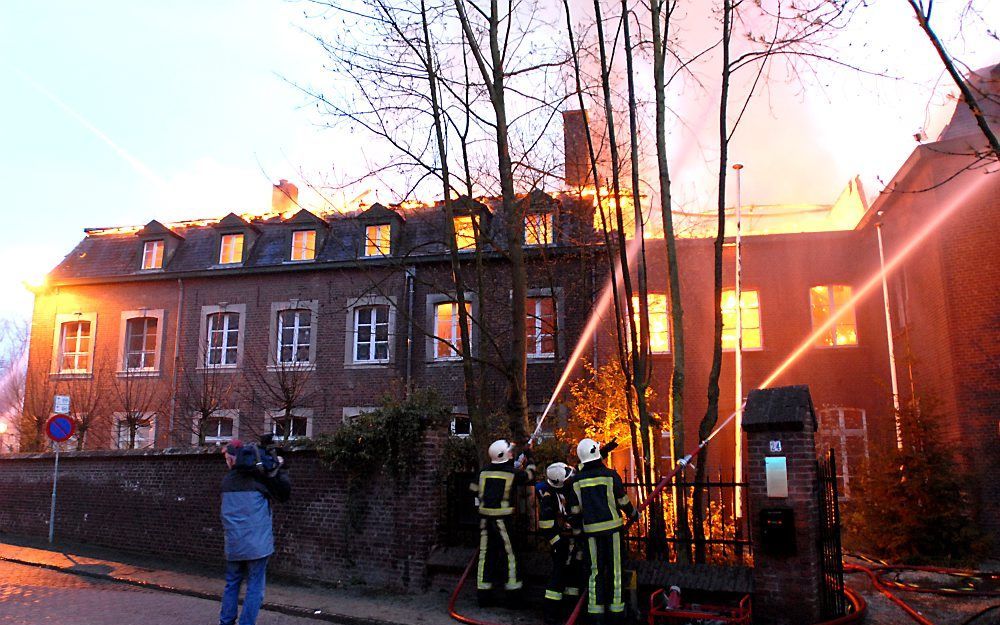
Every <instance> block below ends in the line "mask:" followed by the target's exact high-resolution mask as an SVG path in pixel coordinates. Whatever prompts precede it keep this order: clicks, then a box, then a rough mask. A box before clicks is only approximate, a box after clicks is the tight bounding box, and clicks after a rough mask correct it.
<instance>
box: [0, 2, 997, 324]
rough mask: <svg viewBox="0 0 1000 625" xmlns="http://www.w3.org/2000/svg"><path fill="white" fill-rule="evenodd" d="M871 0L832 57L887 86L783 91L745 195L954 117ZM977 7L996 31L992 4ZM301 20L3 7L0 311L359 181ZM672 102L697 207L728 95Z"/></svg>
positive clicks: (890, 12) (761, 138) (852, 83)
mask: <svg viewBox="0 0 1000 625" xmlns="http://www.w3.org/2000/svg"><path fill="white" fill-rule="evenodd" d="M871 4H872V6H871V7H870V8H867V9H865V10H864V11H863V12H862V13H861V14H860V15H858V16H856V17H855V22H854V25H855V26H854V27H853V28H852V30H851V31H850V32H849V33H848V34H847V35H845V36H844V37H843V38H842V39H841V40H839V41H838V42H837V44H836V45H837V46H839V48H838V51H837V53H838V55H842V58H844V59H848V60H850V61H852V62H857V63H859V64H864V65H866V66H867V67H869V68H871V69H874V70H876V71H885V72H887V73H889V74H891V75H892V76H893V78H869V77H864V76H860V75H858V74H856V73H854V72H851V71H848V70H835V69H831V68H828V67H827V68H824V69H822V70H821V71H819V72H817V74H816V75H815V76H814V77H813V78H812V79H811V82H810V84H809V85H806V86H802V85H798V84H793V83H789V84H784V83H776V84H775V85H773V86H772V87H771V88H770V90H769V91H768V92H766V93H765V94H764V97H762V98H761V99H760V100H759V101H757V102H755V103H754V105H753V106H752V107H751V109H750V110H749V111H748V116H747V118H746V122H745V125H744V126H742V127H741V130H740V131H739V133H738V134H737V137H736V139H734V143H733V148H732V155H731V156H732V158H733V159H734V160H740V161H743V162H744V163H745V164H746V169H745V170H744V172H743V176H744V178H743V180H744V182H743V185H744V186H743V195H744V199H745V201H748V202H754V203H760V204H764V203H778V202H815V203H831V202H833V200H834V199H835V198H836V196H837V194H838V193H839V192H840V190H841V189H842V188H843V187H844V186H845V185H846V184H847V181H848V180H849V179H850V178H851V177H852V176H854V175H862V177H863V178H864V179H865V180H878V179H879V178H880V177H881V178H888V177H889V176H891V175H892V173H893V172H894V171H895V168H896V167H898V165H899V164H901V163H902V161H903V160H904V159H905V158H906V156H907V155H908V154H909V152H910V151H911V150H912V149H913V147H914V146H915V142H914V139H913V133H914V132H916V131H917V130H919V129H920V128H927V129H928V130H930V131H932V132H933V131H934V130H935V128H936V127H940V124H941V123H943V121H945V120H946V119H947V116H948V114H949V112H950V108H951V107H953V106H954V104H953V102H952V101H950V100H948V98H947V97H946V94H947V93H948V92H949V91H954V89H953V87H952V86H951V85H950V84H949V83H948V82H947V80H946V78H944V77H942V71H941V66H940V63H939V62H938V61H937V60H936V58H935V57H934V55H933V51H932V50H931V48H930V47H929V45H928V44H927V42H926V40H924V39H923V37H922V35H921V33H920V32H919V31H918V29H917V27H916V25H915V22H914V20H913V18H912V14H911V13H909V12H908V11H909V9H908V7H907V6H906V3H905V2H903V1H902V0H875V2H873V3H871ZM960 4H964V0H963V2H958V1H956V0H939V1H938V2H937V3H936V6H937V8H936V11H937V12H938V14H939V15H941V17H940V20H941V30H942V34H943V36H944V37H945V38H946V40H947V41H948V43H949V45H950V46H952V49H953V51H954V52H955V55H956V56H959V57H960V58H962V59H963V60H965V61H967V62H968V64H969V65H970V66H973V67H980V66H983V65H988V64H992V63H995V62H998V61H1000V47H998V45H997V42H996V41H995V40H993V39H990V38H988V37H985V36H983V35H982V33H981V32H980V31H981V30H983V29H981V28H980V29H978V30H976V29H970V30H969V31H968V32H966V33H965V37H964V38H963V37H956V36H955V33H956V32H957V28H955V21H954V11H955V9H956V7H957V6H958V5H960ZM985 5H993V6H991V7H989V8H988V9H987V10H988V12H989V13H990V14H989V15H988V16H987V21H988V23H993V24H997V23H1000V6H997V5H1000V3H996V2H987V3H984V6H985ZM307 10H308V11H312V10H313V9H312V8H311V7H310V6H309V5H308V3H301V2H282V1H279V0H253V1H250V0H241V1H236V0H212V1H210V2H205V1H204V0H201V1H192V0H174V1H172V2H170V3H151V2H134V1H113V0H93V1H91V2H86V3H83V2H79V1H76V0H73V1H70V0H49V1H47V2H44V3H36V2H12V1H8V2H2V3H0V84H2V85H3V94H4V97H3V98H0V186H2V189H3V191H2V193H3V196H2V197H3V198H4V204H3V208H2V211H3V216H4V222H3V223H4V227H3V228H2V229H0V266H2V267H3V268H4V270H3V272H2V274H0V318H9V317H26V316H27V315H29V314H30V309H31V301H32V300H31V297H32V296H31V294H30V293H29V292H28V291H27V290H26V289H25V288H23V286H22V281H24V280H26V279H32V278H34V277H37V276H39V275H41V274H43V273H44V272H45V271H47V270H48V269H50V268H51V267H53V266H54V265H55V264H57V263H58V262H59V260H60V259H61V258H62V257H63V256H64V255H65V254H67V253H68V252H69V251H70V250H71V249H72V248H73V246H74V245H75V244H76V243H77V242H78V241H79V240H80V238H81V237H82V236H83V232H82V231H83V228H85V227H99V226H111V225H122V224H142V223H145V222H147V221H149V220H150V219H153V218H156V219H160V220H164V221H166V220H174V219H182V218H188V217H204V216H221V215H224V214H225V213H227V212H229V211H230V210H241V211H245V210H259V209H264V208H266V207H267V205H268V204H269V202H270V185H271V184H272V183H274V182H277V180H278V179H280V178H287V179H290V180H292V181H294V182H296V183H299V184H300V187H304V186H305V185H303V184H301V181H302V180H303V179H308V180H310V181H312V182H313V183H316V182H317V181H319V182H322V181H323V180H326V179H329V178H338V179H339V178H341V177H343V176H345V175H349V174H351V173H360V171H358V168H363V167H364V164H365V161H366V159H365V158H364V154H365V150H366V146H367V143H366V142H367V141H368V139H367V138H365V137H360V136H358V135H357V134H353V133H350V132H348V131H347V130H346V129H343V128H340V129H332V130H331V129H324V128H320V127H319V125H318V122H319V121H321V120H320V118H319V117H318V116H317V114H316V113H315V108H314V105H313V104H311V103H310V102H309V100H308V98H307V97H306V96H305V95H303V94H302V93H301V92H300V91H298V90H297V89H296V88H295V87H294V86H293V85H292V84H290V83H298V84H314V83H318V82H322V81H323V80H324V79H325V70H324V66H323V64H324V59H323V57H322V55H321V54H320V53H319V50H318V48H317V46H316V45H315V43H314V42H313V41H312V40H311V39H310V38H309V37H308V36H307V35H306V34H304V33H303V31H302V28H303V27H305V28H308V29H312V28H314V27H315V25H316V24H317V22H316V21H315V20H307V19H305V18H304V12H305V11H307ZM949 11H951V13H949ZM699 19H701V18H700V17H698V16H696V15H692V16H690V17H689V20H691V22H690V23H691V24H697V20H699ZM688 28H690V29H691V30H692V31H693V32H698V30H699V28H700V27H699V26H697V25H694V26H688ZM705 71H709V70H707V69H706V70H705ZM744 80H745V79H744ZM674 97H675V100H674V102H673V104H674V107H675V109H676V110H677V111H679V113H680V114H682V115H683V116H685V118H686V122H685V123H686V125H685V126H684V127H683V128H678V129H677V130H676V131H675V132H674V133H672V135H671V144H672V145H673V146H674V150H675V151H674V154H673V156H674V159H675V161H676V168H677V172H678V177H677V185H678V190H679V191H681V195H682V196H683V197H684V198H685V207H684V208H686V209H692V208H695V209H698V208H704V207H705V206H704V205H705V203H706V202H708V201H709V199H710V192H711V183H706V180H709V179H710V178H711V176H710V175H709V176H708V177H706V174H710V167H708V163H709V162H710V161H711V159H712V158H713V157H714V153H713V148H712V147H711V141H712V136H713V133H714V132H715V131H714V119H713V113H712V110H711V106H714V98H715V97H716V95H715V94H714V93H712V92H710V91H706V90H702V89H698V88H697V87H696V85H685V86H684V88H683V90H678V93H677V94H676V95H675V96H674ZM359 155H360V157H359ZM308 196H309V192H308V190H304V197H306V198H308ZM307 201H308V200H307Z"/></svg>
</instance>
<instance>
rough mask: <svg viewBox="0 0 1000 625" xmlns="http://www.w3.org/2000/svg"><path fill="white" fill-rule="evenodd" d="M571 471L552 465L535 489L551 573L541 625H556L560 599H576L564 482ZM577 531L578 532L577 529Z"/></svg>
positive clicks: (575, 559)
mask: <svg viewBox="0 0 1000 625" xmlns="http://www.w3.org/2000/svg"><path fill="white" fill-rule="evenodd" d="M572 476H573V469H572V468H570V467H569V466H567V465H566V463H564V462H554V463H552V464H550V465H549V466H548V468H547V469H546V470H545V480H544V481H540V482H538V484H537V485H536V486H535V494H536V497H537V500H538V529H539V530H540V531H541V534H542V536H544V537H545V538H546V539H547V540H548V541H549V544H550V549H549V554H550V555H551V556H552V573H551V574H550V575H549V582H548V585H547V586H546V587H545V603H544V605H545V612H544V616H545V622H546V623H548V624H551V623H556V622H558V621H559V617H560V616H561V615H562V612H563V610H562V603H563V599H569V600H575V599H576V597H579V596H580V587H579V577H580V575H579V568H580V567H579V565H580V564H581V559H582V554H581V553H579V551H578V550H577V549H576V548H575V540H574V537H573V535H572V533H569V532H567V530H570V529H571V528H570V526H569V515H568V514H567V507H566V493H567V489H568V486H567V480H569V478H570V477H572ZM577 531H579V530H577Z"/></svg>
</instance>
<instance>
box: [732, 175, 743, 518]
mask: <svg viewBox="0 0 1000 625" xmlns="http://www.w3.org/2000/svg"><path fill="white" fill-rule="evenodd" d="M733 169H734V170H736V278H735V287H736V288H735V291H736V350H735V352H734V354H733V355H734V362H735V365H736V372H735V375H734V377H735V379H736V389H735V391H736V423H735V424H734V425H735V430H734V431H735V432H736V434H735V438H736V446H735V447H736V450H735V455H734V461H733V462H734V465H735V466H734V468H733V481H734V482H736V483H737V484H739V483H740V482H742V481H743V426H742V422H743V288H742V287H743V284H742V277H743V276H742V274H743V260H742V258H741V256H740V252H741V249H740V247H741V243H742V241H741V230H742V228H741V226H742V224H741V223H740V222H741V220H742V218H743V195H742V192H743V188H742V187H743V185H742V182H743V180H742V175H741V174H742V173H743V164H742V163H734V164H733ZM737 488H738V487H737ZM735 503H736V505H735V508H736V510H735V512H736V518H740V517H742V516H743V502H742V499H741V497H740V493H739V490H737V491H736V497H735Z"/></svg>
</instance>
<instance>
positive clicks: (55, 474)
mask: <svg viewBox="0 0 1000 625" xmlns="http://www.w3.org/2000/svg"><path fill="white" fill-rule="evenodd" d="M52 446H53V447H55V448H56V465H55V468H54V469H53V471H52V507H51V508H50V509H49V544H50V545H51V544H52V538H53V536H54V535H55V530H56V484H57V483H58V482H59V443H57V442H55V441H52Z"/></svg>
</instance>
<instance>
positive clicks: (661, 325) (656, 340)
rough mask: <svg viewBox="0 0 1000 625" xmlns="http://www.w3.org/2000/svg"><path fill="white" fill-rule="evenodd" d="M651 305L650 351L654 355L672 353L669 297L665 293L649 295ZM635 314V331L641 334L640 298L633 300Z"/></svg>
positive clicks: (647, 301)
mask: <svg viewBox="0 0 1000 625" xmlns="http://www.w3.org/2000/svg"><path fill="white" fill-rule="evenodd" d="M646 303H647V304H648V305H649V351H650V353H653V354H667V353H669V352H670V317H669V316H668V315H667V296H666V294H664V293H647V294H646ZM632 310H633V311H634V314H635V331H636V333H638V332H639V298H638V296H636V297H633V298H632Z"/></svg>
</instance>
